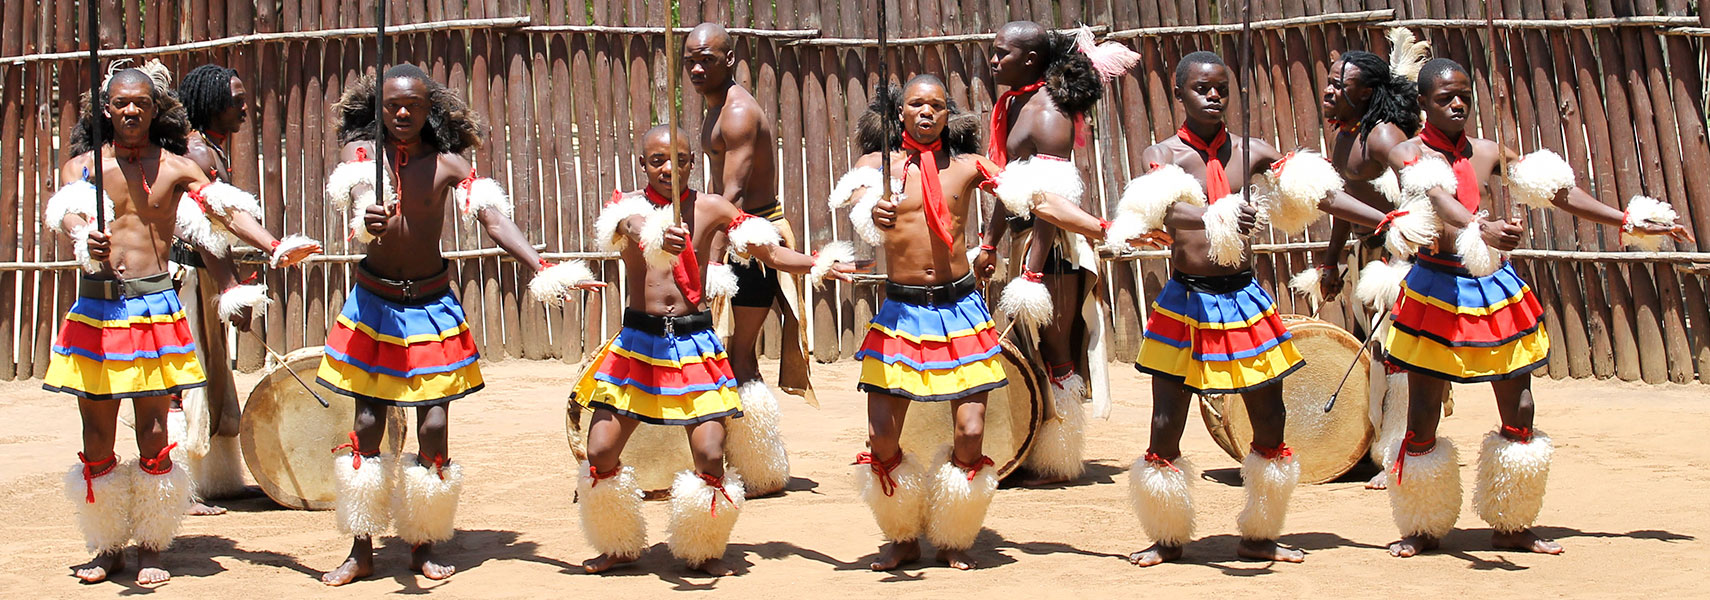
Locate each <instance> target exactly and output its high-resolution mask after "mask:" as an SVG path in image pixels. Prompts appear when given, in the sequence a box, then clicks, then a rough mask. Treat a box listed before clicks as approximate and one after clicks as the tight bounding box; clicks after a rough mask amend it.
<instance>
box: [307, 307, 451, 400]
mask: <svg viewBox="0 0 1710 600" xmlns="http://www.w3.org/2000/svg"><path fill="white" fill-rule="evenodd" d="M480 358H481V354H480V352H478V351H476V349H475V338H474V336H472V335H470V333H469V325H468V323H466V322H465V320H464V316H463V306H462V305H460V304H458V303H457V297H456V296H454V295H452V293H451V290H450V289H449V288H446V289H442V290H440V291H438V292H437V293H430V294H426V295H425V296H423V297H422V298H420V299H415V300H412V301H409V302H398V301H393V300H388V299H386V298H382V297H380V296H379V295H378V294H376V293H375V292H374V291H372V290H369V289H368V288H367V287H364V286H363V285H360V282H359V285H357V286H355V287H354V288H352V289H351V291H350V297H349V298H347V299H345V301H344V310H343V312H341V313H340V314H339V316H338V322H337V323H336V324H334V325H333V328H332V331H329V332H327V345H326V354H325V355H324V356H322V357H321V367H320V370H319V371H318V372H316V374H315V379H316V381H319V382H320V384H321V385H324V386H326V387H328V388H331V389H332V390H333V391H334V392H338V393H340V394H344V395H346V396H352V397H355V398H360V399H362V400H366V401H369V402H376V403H379V404H386V405H390V406H432V405H436V404H444V403H447V402H450V401H452V400H456V399H458V398H462V397H464V396H467V395H469V394H473V393H475V392H478V391H480V390H481V388H482V387H484V386H485V384H484V383H483V382H482V380H481V367H480V365H478V364H476V361H477V360H478V359H480Z"/></svg>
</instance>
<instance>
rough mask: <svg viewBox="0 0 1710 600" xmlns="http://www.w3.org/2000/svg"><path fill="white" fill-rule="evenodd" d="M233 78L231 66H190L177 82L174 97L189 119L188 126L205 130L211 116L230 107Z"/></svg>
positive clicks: (234, 71) (233, 71) (233, 70)
mask: <svg viewBox="0 0 1710 600" xmlns="http://www.w3.org/2000/svg"><path fill="white" fill-rule="evenodd" d="M234 77H237V71H236V70H235V69H229V68H226V67H222V66H220V65H214V64H207V65H202V66H200V67H196V68H195V69H191V70H190V73H189V74H188V75H185V76H184V80H183V81H180V82H178V99H179V100H180V101H182V102H183V103H184V113H185V114H186V115H187V116H189V118H190V127H191V128H193V129H195V130H197V131H202V130H205V129H207V128H208V126H209V125H211V124H212V121H213V120H214V117H215V116H217V115H219V114H220V113H222V112H225V111H226V109H228V108H231V107H232V78H234Z"/></svg>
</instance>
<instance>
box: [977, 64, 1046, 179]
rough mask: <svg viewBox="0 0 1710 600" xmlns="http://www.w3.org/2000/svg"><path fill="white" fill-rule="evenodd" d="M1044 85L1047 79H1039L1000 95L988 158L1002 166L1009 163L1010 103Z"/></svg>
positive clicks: (995, 107) (993, 108) (994, 111)
mask: <svg viewBox="0 0 1710 600" xmlns="http://www.w3.org/2000/svg"><path fill="white" fill-rule="evenodd" d="M1043 87H1045V81H1044V80H1039V81H1035V82H1033V83H1029V84H1027V85H1024V86H1021V87H1018V88H1015V89H1012V90H1010V91H1007V92H1004V93H1003V94H1000V95H999V96H998V101H997V106H993V107H992V143H991V146H989V147H988V149H987V150H986V158H990V159H992V162H995V163H997V164H998V166H1000V167H1001V166H1004V165H1007V164H1009V103H1010V101H1011V100H1015V98H1016V97H1017V96H1022V95H1025V94H1031V93H1033V92H1037V91H1039V89H1040V88H1043Z"/></svg>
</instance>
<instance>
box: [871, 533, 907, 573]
mask: <svg viewBox="0 0 1710 600" xmlns="http://www.w3.org/2000/svg"><path fill="white" fill-rule="evenodd" d="M917 560H920V542H919V541H917V540H909V541H906V542H890V543H887V544H885V545H884V546H882V547H880V548H879V557H878V558H875V559H873V564H870V565H867V566H868V567H870V568H872V569H873V570H874V571H889V570H891V569H895V568H897V567H900V566H903V565H906V564H909V563H912V562H914V561H917Z"/></svg>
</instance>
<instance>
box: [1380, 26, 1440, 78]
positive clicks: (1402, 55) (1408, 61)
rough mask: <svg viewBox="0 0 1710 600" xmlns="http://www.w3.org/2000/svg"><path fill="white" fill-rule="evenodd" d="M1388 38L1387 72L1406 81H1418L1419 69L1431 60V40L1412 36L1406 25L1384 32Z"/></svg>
mask: <svg viewBox="0 0 1710 600" xmlns="http://www.w3.org/2000/svg"><path fill="white" fill-rule="evenodd" d="M1384 37H1387V38H1389V72H1390V74H1391V75H1399V76H1402V77H1405V78H1407V80H1408V81H1419V70H1420V69H1422V68H1424V67H1425V63H1427V62H1430V60H1431V42H1430V41H1429V40H1421V39H1418V38H1415V37H1414V36H1413V32H1412V31H1408V29H1407V28H1406V27H1393V28H1390V30H1389V31H1388V32H1386V33H1385V34H1384Z"/></svg>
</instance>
